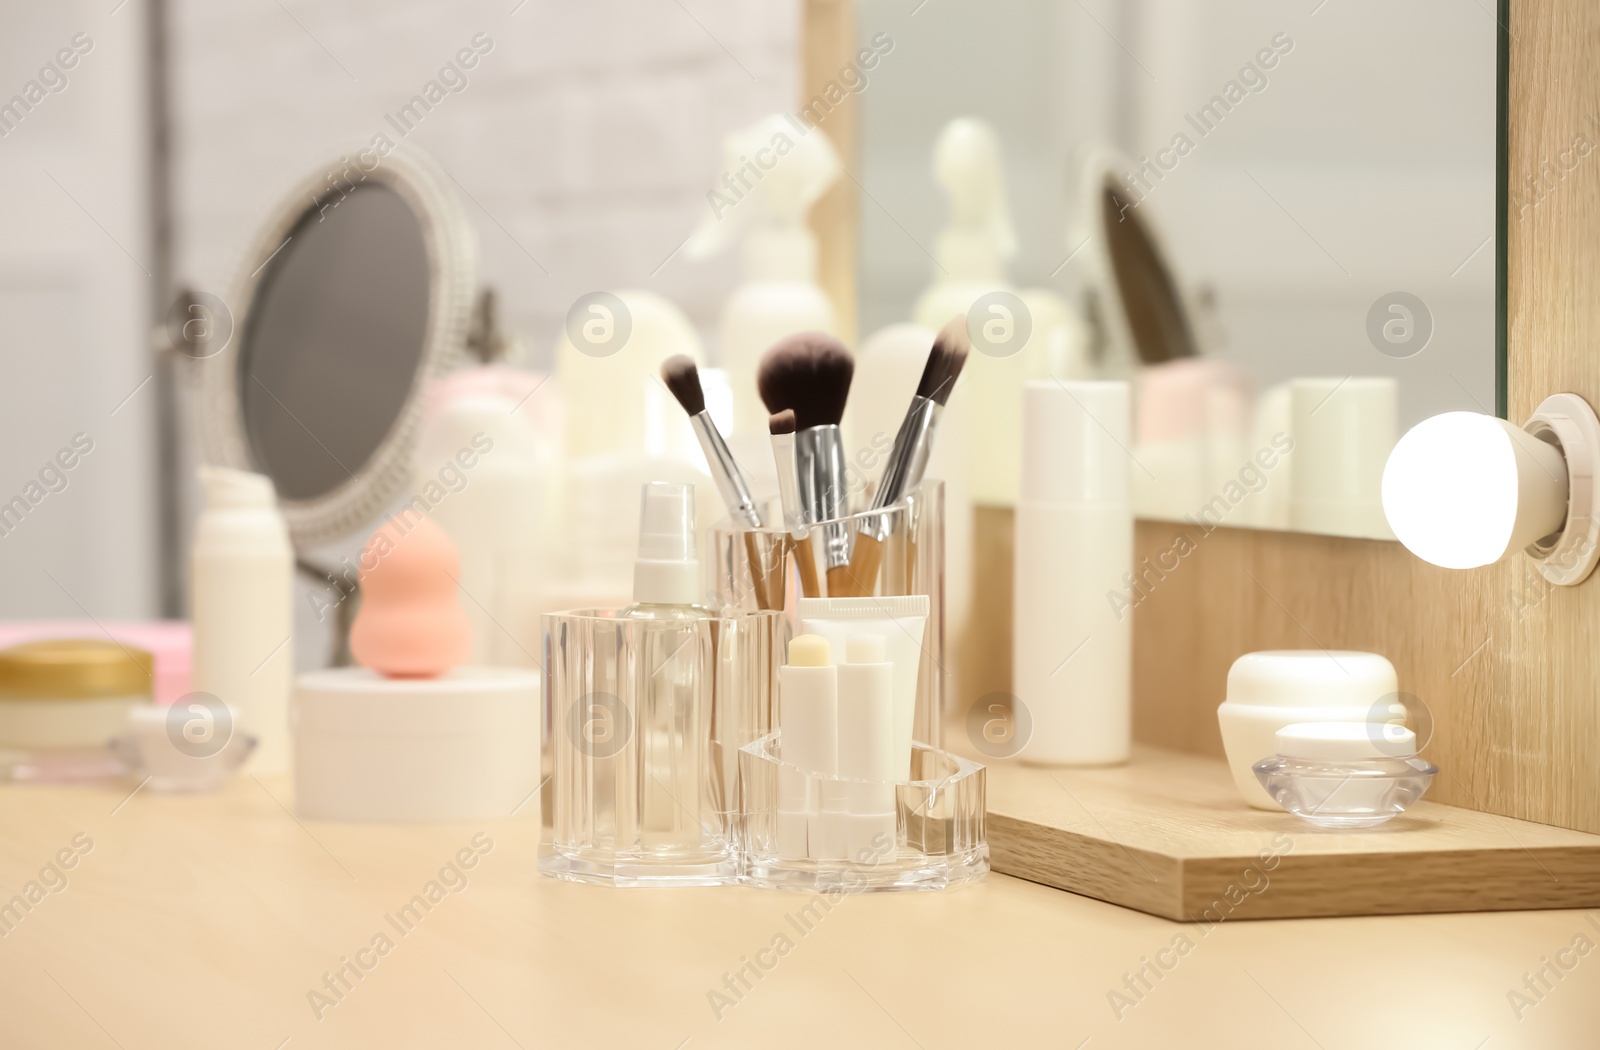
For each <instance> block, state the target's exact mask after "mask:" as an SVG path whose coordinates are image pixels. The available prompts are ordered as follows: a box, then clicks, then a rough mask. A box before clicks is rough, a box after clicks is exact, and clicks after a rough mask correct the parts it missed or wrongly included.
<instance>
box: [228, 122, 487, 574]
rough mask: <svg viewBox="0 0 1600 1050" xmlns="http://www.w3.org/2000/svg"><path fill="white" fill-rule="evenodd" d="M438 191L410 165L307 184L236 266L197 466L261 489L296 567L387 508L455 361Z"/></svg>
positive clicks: (447, 200)
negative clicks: (228, 335)
mask: <svg viewBox="0 0 1600 1050" xmlns="http://www.w3.org/2000/svg"><path fill="white" fill-rule="evenodd" d="M362 156H363V157H364V158H367V157H371V154H364V155H362ZM447 179H448V177H447V176H445V175H444V173H443V172H441V171H440V170H439V169H438V168H437V167H436V166H435V165H434V164H432V163H431V162H429V161H428V160H427V159H426V158H424V157H422V156H421V155H420V154H418V153H417V152H416V151H414V150H396V151H395V152H393V153H390V154H388V155H387V156H384V157H381V158H378V159H377V160H376V162H375V166H374V167H373V168H371V169H370V170H365V171H363V170H361V168H360V167H359V166H357V165H353V164H352V163H351V161H350V160H349V158H348V157H343V156H341V157H339V158H337V159H331V158H330V161H329V163H328V165H327V166H326V167H325V168H319V169H316V170H314V171H312V172H309V173H308V174H307V175H306V176H305V177H304V178H302V179H300V180H299V181H298V183H296V184H295V185H294V187H293V188H292V189H291V190H290V191H289V192H288V193H286V194H285V195H284V197H283V199H282V200H281V201H280V202H279V203H278V205H277V206H276V207H275V208H274V209H273V210H272V212H271V214H270V215H269V216H268V218H267V221H266V222H265V223H264V224H263V225H262V227H261V231H260V233H259V234H258V235H257V237H256V238H255V240H254V242H253V243H252V245H251V247H250V249H249V251H248V252H247V253H246V255H245V259H244V262H243V265H242V266H241V269H240V277H239V279H238V281H237V284H236V287H235V289H234V291H233V294H232V296H231V297H230V300H229V302H230V304H231V308H232V310H233V313H234V321H235V329H234V330H235V331H236V333H237V336H236V337H235V338H234V339H233V341H232V342H231V343H230V344H229V345H227V346H225V347H224V348H223V349H222V350H221V351H220V352H218V353H216V354H215V355H213V356H211V357H209V358H207V359H205V360H204V361H203V362H201V364H202V366H203V368H202V378H201V397H202V403H201V412H200V430H201V433H202V436H203V441H204V444H205V449H206V453H207V457H208V459H209V460H210V461H211V462H213V463H216V464H219V465H223V466H229V467H236V468H239V469H242V470H249V471H254V472H257V473H261V474H265V475H267V476H268V477H270V478H271V479H272V482H273V485H274V486H275V487H276V489H277V492H278V499H279V504H280V506H281V508H282V510H283V514H284V517H285V518H286V519H287V521H288V525H289V530H290V533H291V536H292V538H293V540H294V544H295V547H296V550H297V551H298V552H299V553H300V554H301V555H302V558H303V557H304V555H305V554H306V552H307V550H308V549H311V548H314V547H316V546H318V545H321V544H325V543H327V542H329V541H333V540H338V539H341V538H344V537H347V536H348V535H349V534H350V533H352V532H354V531H356V530H357V529H359V528H361V527H362V526H363V525H367V524H370V523H372V522H373V521H375V520H376V519H377V518H378V517H379V515H380V514H381V513H382V512H383V511H384V510H385V509H386V508H387V507H389V506H390V505H391V504H392V503H393V502H394V500H395V499H396V498H397V497H398V496H399V495H400V493H401V492H402V490H403V489H404V487H405V485H406V484H407V482H408V481H409V479H410V476H411V462H410V459H411V450H412V446H413V444H414V441H415V436H416V430H417V427H418V424H419V419H420V416H421V414H422V408H423V392H424V389H425V387H426V385H427V382H428V380H430V379H432V378H435V377H438V376H441V375H443V374H445V373H446V372H448V371H450V370H451V369H453V368H455V367H457V366H458V365H459V364H461V363H462V362H463V361H464V360H465V354H466V344H467V341H468V335H469V329H470V327H471V324H472V312H473V294H474V291H475V288H474V274H473V264H474V252H475V248H474V241H473V234H472V229H471V227H470V225H469V224H468V221H467V219H466V217H465V215H464V214H463V212H462V210H461V207H460V204H459V202H458V201H457V199H456V197H455V194H454V191H453V190H452V188H451V187H450V186H449V184H448V181H447Z"/></svg>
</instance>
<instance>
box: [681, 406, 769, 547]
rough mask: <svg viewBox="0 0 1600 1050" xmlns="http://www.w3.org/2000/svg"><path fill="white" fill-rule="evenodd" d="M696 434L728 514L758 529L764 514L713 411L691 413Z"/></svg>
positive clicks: (745, 525)
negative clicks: (757, 504)
mask: <svg viewBox="0 0 1600 1050" xmlns="http://www.w3.org/2000/svg"><path fill="white" fill-rule="evenodd" d="M689 423H690V424H691V425H692V426H693V427H694V435H695V437H697V438H699V439H700V450H701V451H702V452H704V453H705V454H706V465H707V466H708V467H710V468H711V478H712V480H713V481H715V482H716V483H717V491H718V492H719V493H721V494H722V502H723V503H724V504H726V505H727V508H728V516H729V517H730V518H732V519H733V523H734V524H735V525H737V526H739V527H740V528H746V529H759V528H760V527H761V515H760V514H758V513H757V512H756V501H755V499H754V497H752V496H751V495H750V483H749V482H748V481H746V480H745V477H744V472H743V471H741V470H740V469H739V464H738V463H737V462H735V461H734V458H733V450H732V449H730V448H728V443H727V442H726V441H724V440H722V432H721V431H720V430H718V429H717V424H716V423H714V422H712V420H711V413H710V412H700V413H697V414H696V415H692V416H690V417H689Z"/></svg>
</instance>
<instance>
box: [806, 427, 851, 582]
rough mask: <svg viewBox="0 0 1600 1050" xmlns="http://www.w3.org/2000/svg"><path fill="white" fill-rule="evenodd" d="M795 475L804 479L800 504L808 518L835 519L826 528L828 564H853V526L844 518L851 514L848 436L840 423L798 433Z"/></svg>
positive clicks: (831, 566)
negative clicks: (846, 462) (846, 457)
mask: <svg viewBox="0 0 1600 1050" xmlns="http://www.w3.org/2000/svg"><path fill="white" fill-rule="evenodd" d="M794 458H795V475H796V477H797V478H798V480H799V482H800V506H801V508H802V510H804V512H805V515H806V522H807V523H808V524H812V525H815V524H817V523H818V522H823V521H831V522H835V524H832V525H829V526H827V527H826V528H824V529H823V533H822V534H823V539H822V547H823V557H824V564H825V566H826V567H827V568H829V569H837V568H839V567H840V566H841V565H848V564H850V547H851V542H852V537H851V535H850V526H849V525H847V524H845V523H844V522H842V521H839V520H838V519H840V518H845V517H848V516H849V514H850V493H849V492H848V490H847V489H846V488H845V474H844V438H843V436H842V435H841V434H840V432H839V427H838V425H837V424H832V423H830V424H827V425H825V426H820V427H809V428H807V429H805V430H801V431H798V432H796V433H795V436H794Z"/></svg>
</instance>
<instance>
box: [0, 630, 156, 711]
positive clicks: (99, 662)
mask: <svg viewBox="0 0 1600 1050" xmlns="http://www.w3.org/2000/svg"><path fill="white" fill-rule="evenodd" d="M154 665H155V661H154V660H153V659H152V658H151V656H150V654H149V653H147V652H145V651H144V650H143V649H134V648H132V647H131V646H126V645H122V644H120V643H118V642H111V641H105V640H102V639H95V638H59V639H52V640H50V641H44V642H25V643H23V644H22V645H15V646H12V647H11V648H10V649H0V701H4V700H93V699H98V698H100V697H113V696H148V695H150V687H151V682H152V676H151V668H152V667H154Z"/></svg>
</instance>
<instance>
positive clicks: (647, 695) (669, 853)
mask: <svg viewBox="0 0 1600 1050" xmlns="http://www.w3.org/2000/svg"><path fill="white" fill-rule="evenodd" d="M782 630H783V626H782V622H781V618H780V616H779V615H778V614H777V613H775V612H755V613H748V614H735V615H731V616H725V617H704V618H696V619H674V620H646V619H630V618H628V617H627V616H625V615H622V614H620V613H619V612H616V611H612V610H593V609H591V610H581V611H577V612H567V613H553V614H549V615H547V616H545V617H544V636H545V643H544V650H545V668H546V675H545V689H544V726H543V744H544V747H543V750H544V768H545V769H546V770H549V772H550V789H549V790H550V805H549V808H548V809H547V810H545V813H544V827H543V829H542V834H541V836H540V844H539V869H540V871H542V872H543V873H544V874H546V875H550V876H554V877H557V878H565V879H570V880H574V881H579V882H598V883H607V884H612V885H619V886H628V885H641V886H642V885H661V884H680V885H715V884H720V883H728V882H733V881H735V880H736V879H737V876H738V857H737V854H736V844H735V838H734V833H733V825H734V821H735V812H734V811H735V806H736V803H737V790H736V781H737V779H738V772H739V769H738V766H739V759H738V754H739V749H740V748H741V747H743V746H744V745H745V744H747V743H750V742H751V741H754V740H757V739H759V738H760V737H762V736H763V735H765V734H766V733H767V732H768V731H769V730H770V729H771V713H772V695H773V689H774V680H775V676H776V674H777V667H778V664H779V662H781V659H782V656H781V653H782V649H781V643H782Z"/></svg>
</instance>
